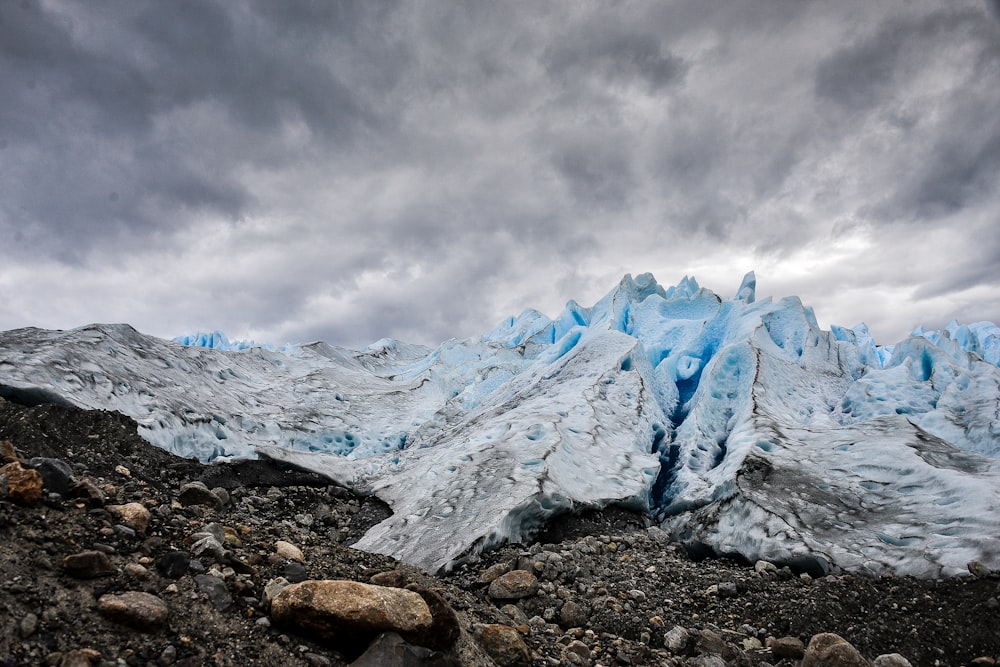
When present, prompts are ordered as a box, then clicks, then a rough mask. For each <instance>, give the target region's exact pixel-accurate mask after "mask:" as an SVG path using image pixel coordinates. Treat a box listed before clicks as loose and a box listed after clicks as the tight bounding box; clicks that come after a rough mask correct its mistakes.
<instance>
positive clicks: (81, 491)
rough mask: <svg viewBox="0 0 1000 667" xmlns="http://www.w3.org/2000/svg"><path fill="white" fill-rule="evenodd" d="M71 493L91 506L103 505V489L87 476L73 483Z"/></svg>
mask: <svg viewBox="0 0 1000 667" xmlns="http://www.w3.org/2000/svg"><path fill="white" fill-rule="evenodd" d="M72 491H73V495H74V496H75V497H77V498H79V499H80V500H82V501H83V502H85V503H87V504H88V505H90V506H91V507H103V506H104V502H105V497H104V491H102V490H101V487H99V486H97V484H96V483H94V480H92V479H90V478H89V477H84V478H83V479H81V480H79V481H77V483H76V484H74V485H73V489H72Z"/></svg>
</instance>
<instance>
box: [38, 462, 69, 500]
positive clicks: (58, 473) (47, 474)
mask: <svg viewBox="0 0 1000 667" xmlns="http://www.w3.org/2000/svg"><path fill="white" fill-rule="evenodd" d="M28 465H30V466H31V467H32V468H34V469H35V470H37V471H38V474H39V475H41V476H42V485H43V486H44V487H45V489H46V490H48V491H51V492H53V493H58V494H59V495H60V496H68V495H69V491H70V489H71V488H72V486H73V468H72V467H71V466H70V464H68V463H66V462H65V461H63V460H62V459H50V458H45V457H42V456H36V457H35V458H33V459H31V460H30V461H28Z"/></svg>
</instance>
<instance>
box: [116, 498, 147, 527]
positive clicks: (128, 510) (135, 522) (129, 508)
mask: <svg viewBox="0 0 1000 667" xmlns="http://www.w3.org/2000/svg"><path fill="white" fill-rule="evenodd" d="M107 510H108V511H109V512H111V514H112V515H113V516H115V517H117V518H118V520H119V521H121V522H122V523H123V524H124V525H126V526H128V527H129V528H131V529H133V530H136V531H138V532H140V533H145V532H146V529H147V528H149V520H150V515H149V510H148V509H146V507H145V506H144V505H142V504H141V503H128V504H126V505H108V506H107Z"/></svg>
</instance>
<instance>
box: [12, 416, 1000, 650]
mask: <svg viewBox="0 0 1000 667" xmlns="http://www.w3.org/2000/svg"><path fill="white" fill-rule="evenodd" d="M2 440H10V441H11V442H12V443H13V445H14V447H15V448H16V452H17V454H18V455H19V456H20V457H21V458H23V459H25V460H27V459H31V458H32V457H49V458H57V459H61V460H64V461H66V462H67V463H69V464H70V465H71V466H72V469H73V475H74V478H75V479H76V480H83V479H89V480H90V481H91V482H93V484H94V485H96V486H97V487H99V488H100V489H101V490H102V491H103V493H104V495H105V496H106V500H105V502H104V503H100V502H87V501H85V499H83V498H80V497H76V495H75V494H74V493H67V494H66V497H63V496H60V495H57V494H53V493H47V494H46V495H45V496H44V497H43V499H42V500H41V501H40V502H38V503H35V504H28V505H25V504H18V503H14V502H11V501H10V500H0V554H2V555H0V666H7V665H46V664H48V665H64V666H69V665H88V664H91V665H108V666H111V665H171V664H173V665H234V666H235V665H343V664H348V663H349V661H350V660H351V659H353V658H354V657H356V656H355V655H354V654H352V653H351V652H350V651H348V650H347V649H346V648H345V646H346V644H339V645H338V644H337V643H336V642H333V643H331V642H329V641H325V642H324V641H319V640H317V639H316V638H315V637H312V636H310V635H309V634H308V633H301V632H298V631H296V630H295V629H294V628H287V627H286V628H281V627H277V626H276V625H272V624H271V623H270V619H269V618H268V613H269V607H268V603H267V601H266V600H265V596H264V589H265V587H266V586H267V584H268V583H269V582H270V581H272V580H274V579H275V578H277V577H281V576H285V577H286V578H289V579H296V578H302V577H308V578H316V579H330V578H343V579H352V580H356V581H365V582H367V581H369V579H370V578H371V576H372V575H373V574H376V573H379V572H386V571H390V570H396V569H398V570H400V571H401V572H402V573H403V575H402V576H403V577H404V578H405V579H406V580H407V581H410V582H413V583H416V584H420V585H422V586H427V587H431V588H435V589H438V590H439V591H440V592H441V594H442V595H443V596H444V598H445V599H446V600H447V602H448V604H450V605H451V607H452V608H453V609H454V610H456V611H457V612H458V615H459V619H460V625H461V628H462V638H461V639H460V640H459V643H458V644H457V645H456V647H455V648H453V649H452V650H450V651H448V652H446V653H444V654H441V655H437V657H436V658H435V659H437V660H439V662H438V663H436V664H471V665H489V664H492V663H491V662H490V660H489V658H487V657H486V654H485V653H484V651H483V649H482V648H481V647H480V645H479V644H478V643H477V641H478V640H477V639H476V637H477V629H478V628H479V627H481V624H484V623H501V624H505V625H510V626H515V627H517V628H518V629H519V630H520V631H521V632H522V634H523V638H524V641H525V642H526V644H527V646H528V648H529V649H530V652H531V661H532V663H533V664H538V665H558V664H567V663H574V664H602V665H617V664H624V665H628V664H650V665H688V664H691V665H693V664H706V663H704V662H699V661H704V659H705V656H707V655H719V656H722V659H724V660H725V661H726V662H727V664H730V665H762V664H772V665H775V664H778V665H785V666H787V667H792V666H794V665H797V664H798V661H797V660H794V659H789V658H786V659H784V660H779V659H778V658H776V657H775V656H774V655H772V654H771V652H770V651H769V650H767V649H766V648H763V647H762V646H763V645H765V644H766V643H767V639H768V638H769V637H782V636H793V637H798V638H799V639H801V640H802V641H803V642H805V643H808V641H809V639H810V637H811V636H812V635H814V634H816V633H820V632H834V633H837V634H839V635H841V636H842V637H844V638H845V639H846V640H847V641H849V642H851V643H852V644H853V645H854V646H855V647H856V648H857V649H858V650H859V651H860V652H861V653H862V654H863V655H864V656H865V657H866V658H868V659H869V660H873V659H874V658H875V657H876V656H878V655H880V654H884V653H899V654H902V655H903V656H904V657H906V658H907V659H909V661H910V662H911V663H912V664H913V665H962V664H970V663H972V661H973V660H975V659H977V658H988V659H989V660H980V661H978V662H977V664H992V662H991V661H992V660H995V659H1000V604H998V601H997V600H998V598H1000V578H997V577H996V576H995V575H988V576H983V577H980V578H974V577H971V576H970V577H967V578H963V579H949V580H936V581H924V580H914V579H908V578H894V577H884V578H881V579H871V578H866V577H862V576H855V575H846V576H827V577H822V578H818V579H813V578H810V577H808V576H806V577H803V576H799V575H798V574H795V573H792V572H791V571H790V570H787V569H784V570H775V571H773V572H770V573H767V572H765V573H762V574H761V573H758V572H756V571H755V569H754V567H753V566H751V565H747V564H743V563H738V562H734V561H729V560H723V559H714V560H712V559H709V560H700V561H695V560H692V559H691V558H690V557H689V556H688V555H687V554H686V553H685V552H684V551H683V549H681V548H679V547H678V546H677V545H675V544H671V543H670V542H669V541H668V540H667V539H666V536H665V535H664V534H663V533H662V532H661V531H658V530H657V529H656V528H655V527H650V521H649V519H648V518H647V517H643V516H641V515H636V514H633V513H630V512H627V511H624V510H619V509H609V510H606V511H604V512H590V513H585V514H583V515H580V516H577V517H565V518H562V519H559V520H557V521H555V522H553V523H551V524H550V525H549V526H548V527H547V528H546V530H545V531H544V532H543V533H541V534H540V535H539V536H538V539H537V541H536V542H535V543H534V544H531V545H508V546H506V547H503V548H501V549H499V550H497V551H494V552H491V553H487V554H484V555H483V556H482V558H481V560H480V561H479V562H476V563H473V564H467V565H464V566H462V567H460V568H458V569H457V570H456V571H454V572H452V573H449V574H446V575H442V576H431V575H429V574H427V573H423V572H420V571H418V570H416V569H414V568H411V567H408V566H405V565H401V564H399V563H397V562H395V561H393V560H392V559H390V558H388V557H385V556H381V555H378V554H368V553H364V552H360V551H357V550H354V549H351V548H350V547H349V545H350V544H352V543H353V542H354V541H356V540H357V539H358V537H360V536H361V535H362V534H363V533H364V532H365V531H366V530H367V529H368V528H369V527H371V526H372V525H374V524H375V523H378V522H379V521H381V520H382V519H383V518H385V517H386V516H387V515H388V509H387V507H386V506H385V505H384V504H383V503H381V502H379V501H378V500H375V499H372V498H357V497H355V496H353V495H352V494H350V493H349V492H347V491H346V490H345V489H343V488H341V487H338V486H336V485H332V484H330V483H329V482H328V481H327V480H325V479H323V478H322V477H320V476H318V475H315V474H312V473H308V472H304V471H299V470H295V469H292V468H289V467H287V466H283V465H279V464H277V463H274V462H270V461H251V462H241V463H237V464H222V465H213V466H203V465H201V464H198V463H197V462H196V461H192V460H185V459H180V458H178V457H176V456H173V455H171V454H170V453H168V452H165V451H162V450H159V449H157V448H155V447H152V446H150V445H149V444H148V443H146V442H145V441H144V440H142V439H141V438H140V437H139V436H138V434H137V432H136V426H135V424H134V422H132V421H131V420H130V419H128V418H126V417H124V416H122V415H120V414H117V413H112V412H102V411H84V410H79V409H76V408H73V407H69V406H65V405H52V404H41V405H34V406H30V407H29V406H25V405H20V404H15V403H11V402H7V401H4V400H3V399H0V441H2ZM2 463H3V462H0V464H2ZM196 480H201V481H204V482H205V484H206V485H207V486H208V487H209V488H214V487H219V488H222V489H226V490H227V491H228V496H229V503H228V504H227V505H224V506H223V507H221V508H218V509H216V508H212V507H206V506H202V505H193V506H188V507H184V506H182V505H181V504H180V503H179V502H177V495H178V492H179V489H180V487H181V486H182V485H183V484H185V483H188V482H191V481H196ZM129 502H139V503H142V504H143V505H145V506H146V507H147V508H149V510H150V514H151V517H152V518H151V523H150V526H149V528H148V529H147V530H146V531H145V533H139V532H134V531H133V532H131V533H130V531H129V530H127V529H126V530H123V526H121V525H119V524H118V522H117V521H116V519H115V518H114V516H113V515H112V513H111V512H109V510H108V507H107V506H108V505H113V504H123V503H129ZM213 522H217V523H219V524H222V525H224V526H226V527H228V528H231V529H232V532H233V534H234V535H236V536H238V539H235V540H234V541H233V542H232V543H229V542H227V550H226V553H225V554H224V555H221V556H218V557H215V556H211V555H206V554H202V555H199V556H195V555H192V556H191V557H192V565H191V567H190V568H189V569H188V570H186V571H184V572H182V573H179V575H178V576H176V578H173V577H169V576H166V575H165V574H164V573H163V572H161V571H160V570H158V569H157V562H158V561H159V560H161V559H162V558H163V556H164V555H165V554H167V553H170V552H172V551H185V552H188V553H190V552H191V550H192V540H191V537H192V535H193V534H195V533H197V532H198V531H199V530H201V529H204V527H206V526H207V525H209V524H211V523H213ZM277 540H285V541H288V542H291V543H292V544H295V545H297V546H298V547H299V548H301V550H302V551H303V552H304V554H305V562H304V564H302V565H299V564H297V563H294V562H292V561H287V560H284V559H282V558H280V557H278V556H277V555H276V554H275V542H276V541H277ZM88 550H96V551H101V552H103V553H105V554H106V555H107V556H108V558H109V559H110V561H111V563H112V564H113V566H114V572H113V573H109V574H104V575H101V576H97V577H95V578H92V579H81V578H75V577H73V576H70V574H69V573H68V572H67V570H66V569H65V568H64V567H63V559H64V558H65V557H67V556H71V555H73V554H77V553H80V552H82V551H88ZM491 566H495V567H494V568H493V570H492V571H493V572H494V574H495V573H496V572H497V571H500V570H504V569H507V568H515V569H528V570H529V571H532V572H534V573H535V574H536V575H538V580H539V584H540V587H539V590H538V592H537V593H535V594H533V595H530V596H529V597H526V598H523V599H520V600H517V601H516V602H515V603H514V604H512V605H511V604H507V603H506V602H501V601H494V600H492V599H491V598H490V596H489V595H488V592H487V591H488V584H487V583H486V582H485V581H484V580H483V579H484V576H483V575H484V573H485V572H486V571H487V570H488V569H489V568H491ZM227 568H228V571H226V570H227ZM213 569H214V570H216V571H217V572H220V571H221V572H222V573H223V574H224V575H225V581H226V585H227V588H228V591H229V593H230V595H231V598H232V602H231V604H229V605H228V606H225V608H224V609H222V610H219V609H217V606H216V605H215V604H213V601H212V600H211V599H210V598H209V596H208V595H207V594H206V593H205V592H203V591H202V590H200V589H199V587H198V586H197V585H196V582H195V580H194V575H195V574H198V573H199V572H201V571H211V570H213ZM234 570H235V572H234ZM175 574H176V573H175ZM487 578H488V577H487ZM118 591H145V592H148V593H152V594H154V595H156V596H158V597H159V598H160V599H162V600H163V601H164V602H166V604H167V606H168V607H169V609H170V616H169V621H168V623H167V624H166V626H165V627H163V628H161V629H158V630H156V631H152V632H148V631H146V632H140V631H138V630H133V629H130V628H128V627H126V626H123V625H119V624H117V623H115V622H112V621H110V620H108V619H107V618H105V617H103V616H101V615H100V614H99V613H98V612H97V610H96V600H97V599H98V598H99V597H100V596H101V595H102V594H104V593H109V592H118ZM569 602H572V603H574V605H576V608H578V609H580V610H582V613H583V615H582V616H581V617H580V618H578V619H575V620H576V623H573V622H572V621H573V620H574V619H568V618H564V614H563V612H564V610H568V609H569V608H570V607H569V606H566V605H568V603H569ZM564 606H565V609H564ZM262 619H264V620H262ZM675 626H679V627H680V628H683V629H684V630H685V631H686V633H687V635H689V636H690V637H691V639H690V641H688V642H687V643H685V644H684V645H683V646H680V647H677V646H674V647H670V646H668V643H667V642H666V640H665V637H666V635H667V633H668V632H670V631H671V630H672V629H673V628H674V627H675ZM675 634H676V633H675ZM713 634H714V635H717V636H718V637H720V638H721V641H722V642H723V644H724V650H723V649H722V648H719V646H712V645H711V642H709V641H707V639H706V638H708V639H710V638H711V637H712V636H713ZM570 645H573V646H576V647H577V649H578V650H577V652H576V653H572V652H568V650H569V649H568V647H570ZM581 647H582V648H581ZM85 649H92V651H91V652H89V653H87V652H82V651H84V650H85ZM575 650H576V649H575ZM581 655H582V656H584V657H580V656H581ZM88 656H89V657H88ZM74 661H75V662H74ZM81 661H82V662H81ZM422 664H432V663H422Z"/></svg>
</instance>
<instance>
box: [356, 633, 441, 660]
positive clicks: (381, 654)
mask: <svg viewBox="0 0 1000 667" xmlns="http://www.w3.org/2000/svg"><path fill="white" fill-rule="evenodd" d="M452 664H455V663H454V662H453V661H451V660H446V659H445V658H444V657H443V656H442V655H441V654H439V653H437V652H436V651H432V650H431V649H429V648H424V647H423V646H414V645H413V644H411V643H409V642H407V641H406V640H405V639H403V638H402V637H401V636H399V634H398V633H395V632H385V633H382V634H380V635H379V636H378V637H376V638H375V641H373V642H372V643H371V644H370V645H369V646H368V649H367V650H366V651H365V652H364V653H362V654H361V656H360V657H358V659H357V660H355V661H354V662H352V663H351V667H386V666H387V665H394V666H398V667H423V666H425V665H426V666H427V667H430V666H431V665H435V666H436V665H440V666H441V667H444V666H445V665H452Z"/></svg>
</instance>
